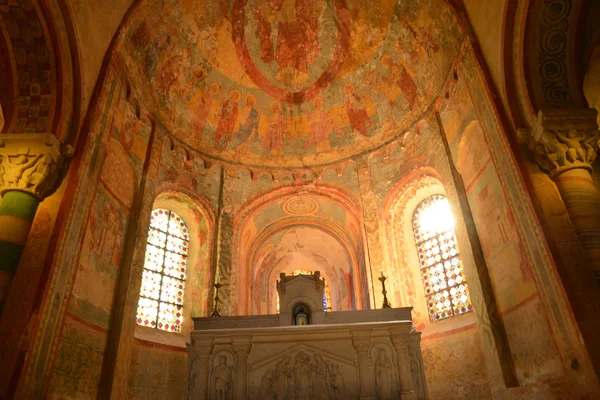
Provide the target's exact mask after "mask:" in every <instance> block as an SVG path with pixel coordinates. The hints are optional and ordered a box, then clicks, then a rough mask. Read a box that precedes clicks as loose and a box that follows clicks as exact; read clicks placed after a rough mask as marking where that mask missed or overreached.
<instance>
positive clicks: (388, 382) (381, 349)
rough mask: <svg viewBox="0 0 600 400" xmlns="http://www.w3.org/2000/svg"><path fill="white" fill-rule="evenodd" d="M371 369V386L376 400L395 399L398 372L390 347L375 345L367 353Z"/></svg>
mask: <svg viewBox="0 0 600 400" xmlns="http://www.w3.org/2000/svg"><path fill="white" fill-rule="evenodd" d="M369 354H370V356H371V364H372V367H373V384H374V385H375V387H374V391H375V394H376V395H377V397H376V399H377V400H391V399H397V398H398V393H399V388H398V384H397V381H398V372H397V369H396V357H395V356H394V352H393V351H392V349H391V347H390V346H389V345H386V344H383V343H381V344H375V345H373V346H372V347H371V351H370V352H369Z"/></svg>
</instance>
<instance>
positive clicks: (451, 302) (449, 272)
mask: <svg viewBox="0 0 600 400" xmlns="http://www.w3.org/2000/svg"><path fill="white" fill-rule="evenodd" d="M412 224H413V231H414V234H415V241H416V243H417V253H418V257H419V263H420V266H421V277H422V279H423V285H424V289H425V297H426V300H427V308H428V310H429V318H430V319H431V321H439V320H442V319H446V318H449V317H451V316H454V315H460V314H464V313H467V312H469V311H471V310H472V309H473V306H472V305H471V301H470V297H469V290H468V286H467V284H466V279H465V275H464V271H463V268H462V263H461V261H460V253H459V250H458V245H457V243H456V238H455V235H454V221H453V217H452V214H451V212H450V205H449V203H448V200H447V199H446V198H445V197H443V196H432V197H430V198H428V199H426V200H424V201H423V202H422V203H421V204H420V205H419V206H418V207H417V209H416V210H415V213H414V216H413V221H412Z"/></svg>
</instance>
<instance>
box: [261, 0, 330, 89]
mask: <svg viewBox="0 0 600 400" xmlns="http://www.w3.org/2000/svg"><path fill="white" fill-rule="evenodd" d="M322 11H323V3H322V0H263V1H261V4H260V6H259V7H258V8H257V9H256V11H255V15H256V18H257V22H258V36H259V38H260V48H261V51H260V56H261V60H262V61H264V62H266V63H271V62H273V61H276V62H277V64H278V68H279V69H278V71H277V74H276V76H275V78H276V79H277V80H278V81H279V82H282V83H284V84H285V85H288V86H299V85H301V84H303V83H305V82H307V81H308V80H309V79H310V77H309V75H308V67H309V66H311V65H313V64H315V63H316V61H317V57H318V55H319V54H320V52H321V49H320V44H319V15H320V14H321V12H322ZM274 30H276V31H277V37H276V38H275V39H273V37H272V32H273V31H274ZM274 40H275V43H273V41H274ZM274 44H275V46H274Z"/></svg>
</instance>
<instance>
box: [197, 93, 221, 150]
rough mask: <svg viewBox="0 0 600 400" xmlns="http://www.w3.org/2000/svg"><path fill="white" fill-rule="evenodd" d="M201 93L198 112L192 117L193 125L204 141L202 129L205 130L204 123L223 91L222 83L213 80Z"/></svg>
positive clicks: (200, 139)
mask: <svg viewBox="0 0 600 400" xmlns="http://www.w3.org/2000/svg"><path fill="white" fill-rule="evenodd" d="M201 93H202V97H201V98H200V104H199V105H198V107H197V108H196V112H195V113H194V117H193V119H192V126H193V128H194V131H195V132H196V133H197V135H198V136H199V139H198V140H199V141H202V131H203V130H204V125H205V124H206V120H207V119H208V117H209V115H210V110H211V109H212V106H213V103H214V101H215V100H216V99H217V97H218V96H219V93H221V85H219V84H218V83H217V82H212V83H211V84H210V85H208V87H205V88H203V90H202V92H201Z"/></svg>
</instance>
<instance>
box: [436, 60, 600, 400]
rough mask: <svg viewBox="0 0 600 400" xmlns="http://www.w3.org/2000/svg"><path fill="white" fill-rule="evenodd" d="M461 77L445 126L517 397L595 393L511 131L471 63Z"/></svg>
mask: <svg viewBox="0 0 600 400" xmlns="http://www.w3.org/2000/svg"><path fill="white" fill-rule="evenodd" d="M458 77H459V81H458V84H457V86H456V87H455V88H454V90H455V92H454V94H451V96H450V97H451V99H452V100H451V101H450V102H448V103H446V105H447V107H448V111H449V113H448V114H447V116H446V118H443V119H445V123H444V125H445V130H446V135H447V138H448V141H449V144H450V147H451V151H452V155H453V160H454V162H455V165H456V167H457V168H458V170H459V171H460V173H461V176H462V179H463V181H464V183H465V189H466V191H467V197H468V199H469V204H470V207H471V210H472V212H473V217H474V219H475V225H476V229H477V232H478V236H479V239H480V241H481V244H482V247H483V252H484V255H485V259H486V263H487V266H488V270H489V272H490V276H491V280H492V286H493V288H489V289H488V290H493V292H494V294H495V298H496V300H497V303H498V307H499V311H500V314H501V318H502V320H503V322H504V326H505V329H506V334H507V338H508V344H509V347H510V353H511V358H512V361H513V362H514V367H515V371H516V377H517V378H518V382H519V385H521V386H522V389H520V391H517V390H516V389H514V390H511V392H512V391H514V392H515V393H516V392H520V393H522V394H523V393H527V392H529V393H530V395H531V396H539V394H538V393H537V391H538V390H539V388H540V387H541V388H542V389H541V392H544V391H551V390H553V391H556V392H557V393H561V391H567V392H568V391H581V392H583V393H585V392H586V391H589V390H592V391H593V390H594V389H593V386H588V385H587V384H585V383H581V384H579V383H577V382H588V379H590V378H591V379H592V380H593V378H592V376H593V373H591V370H590V368H591V366H590V364H589V359H587V358H586V356H585V355H584V353H579V352H581V351H582V350H583V349H582V348H581V347H580V346H581V344H580V343H577V341H574V338H575V337H576V336H578V335H577V334H575V333H574V332H577V329H578V328H577V327H576V325H575V324H574V322H573V314H572V313H571V310H570V308H569V306H568V305H567V304H568V302H567V299H566V296H565V292H564V289H563V287H562V283H561V282H560V278H559V276H558V271H557V270H556V268H555V265H554V264H553V262H552V261H551V260H552V255H551V253H550V248H549V245H548V243H547V242H546V241H545V240H544V239H543V238H544V234H543V233H542V232H543V231H542V230H543V229H544V228H543V226H542V225H541V224H540V222H539V221H538V219H537V218H535V217H534V216H535V215H536V214H535V209H534V207H533V204H532V203H531V199H530V198H529V197H528V196H527V194H526V193H527V190H526V188H525V186H524V181H523V179H522V178H521V177H520V175H519V172H518V169H517V166H516V162H515V159H514V158H513V156H512V154H511V152H510V149H509V145H508V141H507V139H506V137H507V136H506V133H505V132H503V130H502V126H501V124H500V123H499V120H498V117H497V115H498V113H497V110H496V109H495V108H494V106H493V105H492V103H491V101H490V99H489V97H488V95H487V91H486V90H485V86H484V84H483V83H482V72H481V70H479V68H478V67H477V66H476V64H475V63H473V58H472V57H470V56H468V57H466V58H465V59H464V60H463V62H462V63H461V64H460V65H459V66H458ZM462 77H464V78H465V79H462ZM463 84H464V85H465V86H464V87H463V86H462V85H463ZM460 93H462V95H461V94H460ZM463 102H466V103H467V104H466V105H465V104H461V103H463ZM465 107H466V109H465ZM471 107H472V110H470V108H471ZM461 108H462V109H463V110H466V112H465V111H461V112H458V114H459V115H463V116H464V118H463V119H462V121H460V120H459V121H458V123H457V121H453V120H452V116H451V115H452V114H453V112H452V110H453V109H454V110H460V109H461ZM443 111H444V110H442V115H443V114H444V112H443ZM454 115H456V111H455V112H454ZM545 179H547V178H545ZM550 194H551V193H550ZM554 198H555V197H554ZM549 199H552V196H551V197H549ZM559 215H560V213H559ZM557 216H558V215H557ZM492 219H493V220H492ZM565 233H567V232H565ZM503 237H507V238H509V240H504V239H502V238H503ZM572 335H575V336H572ZM567 353H570V354H580V355H579V356H578V357H580V356H581V357H582V359H584V360H586V361H585V363H586V366H585V367H583V368H582V370H581V371H580V373H577V374H575V373H573V372H571V371H573V370H572V369H571V366H570V365H569V364H568V362H566V361H565V360H567V359H570V358H571V357H570V356H566V354H567ZM590 373H591V375H590ZM556 382H559V383H556ZM536 387H537V388H536ZM493 390H494V391H495V392H497V389H496V388H493ZM534 393H535V395H534ZM542 398H543V395H542Z"/></svg>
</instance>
